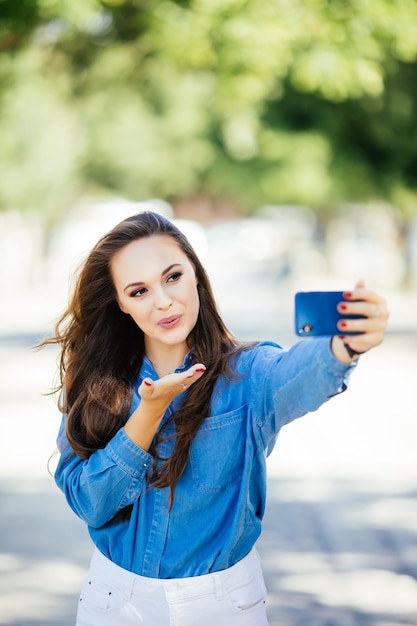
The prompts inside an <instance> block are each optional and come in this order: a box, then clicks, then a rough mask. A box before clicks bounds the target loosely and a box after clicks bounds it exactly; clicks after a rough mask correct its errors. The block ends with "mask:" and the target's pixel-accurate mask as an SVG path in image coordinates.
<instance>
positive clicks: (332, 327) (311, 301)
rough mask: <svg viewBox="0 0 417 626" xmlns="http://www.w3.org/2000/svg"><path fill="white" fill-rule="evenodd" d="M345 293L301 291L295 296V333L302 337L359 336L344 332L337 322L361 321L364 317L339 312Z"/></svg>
mask: <svg viewBox="0 0 417 626" xmlns="http://www.w3.org/2000/svg"><path fill="white" fill-rule="evenodd" d="M343 301H344V298H343V291H299V292H298V293H296V294H295V332H296V334H297V335H299V336H300V337H314V336H316V335H329V336H333V335H357V334H358V333H352V332H349V333H347V332H342V331H340V330H339V329H338V328H337V322H338V321H339V320H342V319H359V318H363V317H365V316H364V315H343V314H341V313H339V312H338V311H337V305H338V304H339V302H343Z"/></svg>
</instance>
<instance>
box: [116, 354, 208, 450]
mask: <svg viewBox="0 0 417 626" xmlns="http://www.w3.org/2000/svg"><path fill="white" fill-rule="evenodd" d="M205 371H206V366H205V365H203V363H196V364H195V365H192V366H191V367H190V368H189V369H188V370H186V371H185V372H180V373H174V374H167V375H166V376H163V377H162V378H158V379H157V380H152V378H145V379H144V380H143V381H142V384H141V385H140V387H139V389H138V392H139V395H140V397H141V402H140V403H139V406H138V407H137V409H136V410H135V411H134V412H133V414H132V415H131V416H130V418H129V419H128V421H127V422H126V424H125V426H124V431H125V433H126V435H127V436H128V437H129V438H130V439H131V440H132V441H133V442H134V443H136V445H138V446H139V447H140V448H142V449H143V450H149V447H150V445H151V443H152V440H153V437H154V435H155V432H156V430H157V428H158V426H159V424H160V422H161V420H162V418H163V416H164V415H165V412H166V410H167V409H168V407H169V405H170V404H171V402H172V401H173V400H174V398H176V397H177V396H179V395H180V394H181V393H184V391H186V390H187V389H188V388H189V387H190V386H191V385H193V384H194V383H195V382H196V381H197V380H199V379H200V378H201V376H202V375H203V374H204V372H205Z"/></svg>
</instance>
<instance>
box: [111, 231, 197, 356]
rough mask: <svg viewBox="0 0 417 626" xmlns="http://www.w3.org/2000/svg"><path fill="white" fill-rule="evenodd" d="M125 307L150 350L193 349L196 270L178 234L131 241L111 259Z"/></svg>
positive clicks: (117, 290) (151, 351)
mask: <svg viewBox="0 0 417 626" xmlns="http://www.w3.org/2000/svg"><path fill="white" fill-rule="evenodd" d="M110 266H111V273H112V276H113V282H114V285H115V288H116V292H117V301H118V304H119V306H120V309H121V310H122V311H123V312H124V313H127V314H128V315H130V316H131V317H132V319H133V320H134V321H135V322H136V324H137V325H138V326H139V328H140V329H141V330H142V331H143V333H144V335H145V349H146V352H147V353H148V355H149V354H155V353H156V352H158V351H160V350H161V348H162V349H164V350H165V349H166V348H167V347H168V346H171V347H176V348H178V347H182V348H183V350H182V351H183V353H184V355H185V353H186V352H187V350H188V346H187V337H188V335H189V334H190V332H191V331H192V330H193V328H194V326H195V324H196V322H197V317H198V312H199V308H200V301H199V297H198V291H197V278H196V275H195V270H194V267H193V265H192V264H191V262H190V261H189V259H188V257H187V255H186V254H185V253H184V252H183V251H182V249H181V248H180V247H179V245H178V244H177V242H176V241H175V239H174V238H172V237H170V236H168V235H153V236H151V237H146V238H142V239H137V240H135V241H132V242H131V243H129V244H128V245H126V246H125V247H124V248H122V249H121V250H119V251H118V252H117V253H116V254H115V255H114V257H113V258H112V260H111V265H110Z"/></svg>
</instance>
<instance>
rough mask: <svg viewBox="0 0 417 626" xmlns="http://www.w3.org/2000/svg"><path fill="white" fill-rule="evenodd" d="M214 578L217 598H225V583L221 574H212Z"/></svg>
mask: <svg viewBox="0 0 417 626" xmlns="http://www.w3.org/2000/svg"><path fill="white" fill-rule="evenodd" d="M212 576H213V579H214V587H215V590H216V600H218V601H219V602H220V601H221V600H223V585H222V580H221V576H219V575H218V574H217V573H216V572H215V573H214V574H213V575H212Z"/></svg>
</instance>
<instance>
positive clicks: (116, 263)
mask: <svg viewBox="0 0 417 626" xmlns="http://www.w3.org/2000/svg"><path fill="white" fill-rule="evenodd" d="M174 263H181V264H185V263H189V260H188V257H187V255H186V254H185V252H183V250H182V249H181V248H180V246H179V245H178V243H177V242H176V240H175V239H174V238H173V237H170V236H169V235H151V236H150V237H144V238H141V239H135V240H134V241H131V242H130V243H128V244H127V245H126V246H124V247H123V248H121V249H120V250H119V251H118V252H116V254H115V255H114V256H113V258H112V260H111V263H110V265H111V270H112V273H113V275H114V277H115V278H116V279H117V278H118V277H119V276H121V275H125V274H126V273H128V274H132V273H134V274H135V278H137V279H141V280H144V279H146V277H147V275H148V274H152V273H153V272H155V271H156V272H162V271H164V270H165V269H166V268H167V267H168V266H170V265H172V264H174ZM139 274H140V276H139Z"/></svg>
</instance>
